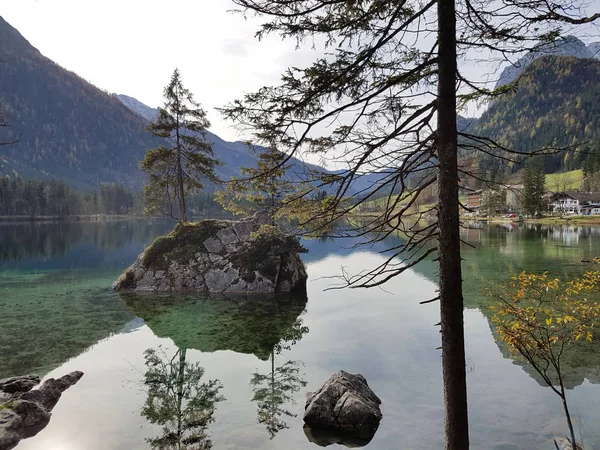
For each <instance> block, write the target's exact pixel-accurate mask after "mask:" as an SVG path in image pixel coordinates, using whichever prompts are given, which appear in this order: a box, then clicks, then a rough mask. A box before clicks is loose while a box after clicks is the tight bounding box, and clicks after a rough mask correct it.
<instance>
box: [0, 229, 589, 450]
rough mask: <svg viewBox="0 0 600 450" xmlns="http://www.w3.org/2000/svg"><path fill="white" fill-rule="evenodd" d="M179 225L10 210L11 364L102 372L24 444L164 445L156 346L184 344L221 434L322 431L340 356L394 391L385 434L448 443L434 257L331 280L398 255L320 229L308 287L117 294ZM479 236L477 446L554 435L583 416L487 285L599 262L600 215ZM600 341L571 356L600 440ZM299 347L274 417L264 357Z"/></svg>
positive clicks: (5, 333) (7, 356)
mask: <svg viewBox="0 0 600 450" xmlns="http://www.w3.org/2000/svg"><path fill="white" fill-rule="evenodd" d="M168 229H170V224H168V223H165V222H155V223H150V222H115V223H77V224H19V225H15V224H11V225H5V226H0V269H1V270H0V311H1V313H0V377H6V376H11V375H19V374H25V373H32V372H33V373H39V374H41V375H43V376H45V377H51V376H60V375H62V374H64V373H66V372H69V371H71V370H76V369H77V370H82V371H83V372H84V373H85V375H84V377H83V378H82V380H81V381H80V382H79V383H78V384H77V385H76V386H74V387H73V388H71V389H70V390H69V391H67V392H66V393H65V395H64V396H63V398H62V399H61V401H60V402H59V404H58V405H57V407H56V408H55V410H54V413H53V417H52V420H51V422H50V424H49V426H48V427H47V428H46V429H45V430H43V431H42V432H41V433H40V434H39V435H38V436H36V437H34V438H32V439H29V440H26V441H23V442H22V443H21V444H20V446H19V448H20V449H29V450H32V449H35V450H38V449H39V450H41V449H43V450H71V449H73V450H74V449H77V450H79V449H92V450H94V449H98V450H100V449H146V448H150V444H149V443H148V442H147V441H146V439H150V438H155V437H157V436H160V435H161V433H162V431H161V428H162V427H161V426H159V425H157V424H153V423H151V421H150V420H149V419H148V418H147V417H144V416H143V415H142V410H143V406H144V404H145V402H146V401H147V398H148V391H147V389H146V387H145V386H144V384H143V381H144V380H145V376H144V375H145V372H146V369H147V367H146V365H145V364H144V363H145V360H144V352H145V351H146V350H147V349H149V348H154V349H156V348H160V349H161V354H162V355H163V356H164V358H165V360H166V361H167V362H168V361H169V360H170V359H171V358H173V357H175V359H174V361H178V359H177V355H181V354H182V353H181V350H182V349H185V353H184V354H185V363H186V364H188V365H189V367H191V366H192V365H193V364H195V363H198V364H199V365H200V366H201V367H203V368H204V369H205V373H204V375H203V377H202V380H204V381H208V380H210V379H218V380H219V381H220V383H221V384H222V385H223V388H222V390H221V391H220V393H221V394H222V395H223V396H224V397H225V398H226V399H225V400H223V401H219V402H217V403H216V408H215V413H214V422H213V423H211V424H210V425H209V426H208V428H207V430H206V431H207V433H208V434H209V435H210V438H211V440H212V446H213V448H214V449H307V448H311V447H312V446H314V444H312V443H309V442H308V441H307V439H306V436H305V435H304V432H303V430H302V412H303V406H304V404H303V399H304V395H305V394H306V392H307V391H310V390H314V389H316V388H318V387H319V386H320V385H321V384H322V383H323V382H324V381H325V380H326V379H327V378H328V377H329V376H330V375H331V374H332V373H333V372H334V371H336V370H339V369H344V370H346V371H349V372H358V373H362V374H363V375H364V376H365V377H366V378H367V380H368V381H369V384H370V385H371V387H372V388H373V390H374V391H375V392H376V393H377V394H378V395H379V396H380V397H381V398H382V400H383V405H382V410H383V414H384V418H383V420H382V422H381V426H380V428H379V430H378V432H377V434H376V435H375V437H374V439H373V440H372V441H371V443H370V444H369V445H368V448H370V449H392V448H403V449H437V448H443V435H442V430H443V410H442V390H441V367H440V353H439V350H436V348H437V347H439V345H440V342H439V341H440V338H439V331H438V328H436V327H435V326H434V324H435V323H437V322H438V320H439V314H438V310H437V308H438V306H437V305H436V304H430V305H419V302H420V301H422V300H426V299H428V298H430V297H431V296H432V295H433V293H434V290H435V288H436V285H435V279H436V266H435V264H434V263H433V262H428V261H426V262H424V263H423V264H422V265H420V266H418V267H417V268H416V270H414V271H411V272H409V273H406V274H405V275H403V276H401V277H398V278H396V279H394V280H393V281H392V282H390V283H389V284H387V285H386V286H385V291H384V290H377V289H371V290H338V291H336V290H333V291H331V290H330V291H325V290H324V289H325V288H327V287H329V286H330V285H331V284H332V280H331V279H330V278H329V277H331V276H332V275H337V274H339V273H340V271H341V268H342V267H345V268H346V270H349V271H353V272H358V271H360V270H363V269H365V268H368V267H371V266H372V265H375V264H377V263H378V262H380V261H382V259H383V258H384V256H383V255H381V254H379V253H378V250H381V248H363V249H354V248H351V247H352V243H349V242H344V243H341V244H339V243H321V242H316V241H310V242H308V243H307V244H306V245H307V247H309V250H310V251H309V253H308V254H306V255H304V259H305V261H306V263H307V266H308V271H309V284H308V298H307V299H296V301H294V302H289V301H287V300H286V299H276V300H273V299H258V300H256V301H253V302H249V301H245V300H234V301H225V300H222V299H221V300H214V299H213V300H209V299H205V298H202V297H200V296H191V297H190V296H188V297H186V298H166V299H163V300H164V301H157V300H156V299H154V300H152V299H144V298H139V297H133V298H131V297H122V296H119V295H118V294H115V293H113V292H112V291H111V290H110V289H109V286H110V283H111V282H112V281H113V280H114V279H115V278H116V277H117V276H118V275H119V273H120V272H121V271H122V270H123V269H124V268H125V267H127V266H128V265H129V264H131V263H132V262H133V260H134V259H135V257H136V256H137V255H138V254H139V253H140V252H141V251H142V249H143V248H144V246H145V245H147V244H148V243H150V242H151V241H152V239H153V238H154V237H155V236H157V235H160V234H162V233H164V232H166V231H167V230H168ZM464 238H465V239H467V240H468V241H469V242H471V243H473V244H474V245H476V246H477V247H478V248H477V249H469V248H465V251H464V256H465V259H466V261H465V263H464V285H465V302H466V305H467V310H466V312H465V326H466V338H467V356H468V364H469V374H468V386H469V407H470V411H469V414H470V421H471V441H472V448H474V449H495V450H501V449H502V450H508V449H538V448H539V449H551V448H553V446H552V443H551V438H552V437H553V436H556V435H564V434H565V433H566V428H565V425H564V423H563V422H564V419H563V416H562V412H561V410H560V405H559V402H558V399H557V398H556V395H555V394H553V393H552V392H551V391H550V389H548V388H546V387H543V386H541V385H540V384H539V383H538V381H537V380H536V379H535V378H534V377H532V375H533V374H532V373H530V372H531V371H530V370H529V369H528V368H527V367H523V365H520V364H516V363H515V362H514V361H512V360H511V359H507V357H506V355H505V354H503V352H502V351H501V349H500V348H499V347H498V345H497V344H496V343H495V342H494V338H493V335H492V332H491V330H490V325H489V321H488V316H489V312H488V310H487V305H486V297H485V296H483V295H482V294H481V292H482V290H483V288H484V287H485V286H489V285H494V283H497V282H499V281H502V280H506V279H507V278H508V277H510V276H511V275H513V274H516V273H518V272H519V271H521V270H523V269H528V270H533V271H543V270H548V271H550V272H551V273H552V274H555V275H557V276H572V275H577V274H580V273H582V272H583V271H584V270H586V269H589V268H590V267H591V266H590V265H586V264H582V263H580V262H579V261H580V259H581V258H582V257H588V258H591V257H594V256H599V255H600V228H596V227H571V228H555V227H533V226H521V227H514V226H508V227H501V226H489V227H486V228H485V229H481V230H473V229H471V230H465V232H464ZM393 243H394V242H393V240H390V241H388V242H386V243H384V245H393ZM178 352H179V353H178ZM599 354H600V349H597V347H596V346H594V347H591V348H587V349H585V351H578V352H575V353H574V354H573V355H571V357H570V360H569V362H570V372H569V376H568V384H569V385H570V387H571V388H572V389H571V390H570V391H569V400H570V404H571V408H572V410H573V412H574V415H575V416H576V418H577V420H578V426H579V427H580V428H581V429H582V430H583V432H584V438H585V441H586V443H587V444H588V447H589V448H600V430H599V429H598V428H599V427H598V426H597V424H598V422H599V421H600V385H599V384H598V383H599V381H600V376H599V375H600V373H599V372H600V357H599ZM289 362H293V367H295V368H296V369H297V370H296V371H295V372H294V374H295V377H294V378H293V379H288V380H287V381H288V384H289V386H288V388H289V391H288V392H289V395H287V396H286V399H285V401H284V402H283V403H282V404H280V405H278V408H275V409H271V410H269V411H271V412H272V413H273V414H272V415H273V417H272V419H273V420H276V422H273V421H272V422H271V423H275V424H276V425H277V427H276V428H278V429H281V430H280V431H279V432H276V433H273V432H272V431H271V432H269V430H268V428H267V425H268V423H267V422H265V420H264V416H259V414H258V413H259V407H260V406H261V405H262V403H261V401H264V399H262V400H261V399H257V398H256V395H255V394H256V391H257V378H256V374H258V375H264V377H259V378H258V379H259V380H262V381H261V382H262V383H266V385H265V386H267V387H268V386H269V384H268V381H269V379H270V377H271V375H276V376H279V375H281V374H282V373H285V370H286V368H287V369H289V368H290V367H291V366H290V365H289ZM186 367H187V366H186ZM265 380H266V381H265ZM286 413H288V414H290V415H288V414H286ZM294 414H295V415H296V416H295V417H294V416H293V415H294Z"/></svg>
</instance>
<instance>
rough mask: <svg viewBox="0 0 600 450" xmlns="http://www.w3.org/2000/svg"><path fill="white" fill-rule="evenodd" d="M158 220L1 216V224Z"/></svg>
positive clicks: (155, 217)
mask: <svg viewBox="0 0 600 450" xmlns="http://www.w3.org/2000/svg"><path fill="white" fill-rule="evenodd" d="M149 219H150V220H156V219H161V220H162V219H163V217H160V216H137V215H136V216H129V215H109V214H80V215H73V216H0V224H2V223H15V222H21V223H23V222H116V221H122V220H149Z"/></svg>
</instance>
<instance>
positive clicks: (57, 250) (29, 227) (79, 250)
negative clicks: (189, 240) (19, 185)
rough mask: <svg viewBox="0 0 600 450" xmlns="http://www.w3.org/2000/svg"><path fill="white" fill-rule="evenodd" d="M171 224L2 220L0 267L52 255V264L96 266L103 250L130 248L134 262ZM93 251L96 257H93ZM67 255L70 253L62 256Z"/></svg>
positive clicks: (36, 260)
mask: <svg viewBox="0 0 600 450" xmlns="http://www.w3.org/2000/svg"><path fill="white" fill-rule="evenodd" d="M172 228H173V224H172V223H171V222H170V221H167V220H153V221H148V220H136V221H115V222H48V223H46V222H19V223H2V224H0V267H2V268H5V269H6V268H10V267H14V266H19V267H22V266H23V264H27V263H28V262H29V263H34V264H35V266H36V267H37V268H39V267H40V263H42V266H43V262H44V261H46V260H49V259H50V258H52V267H53V268H56V267H57V265H60V266H62V267H77V268H85V267H97V265H98V264H99V263H101V262H102V261H103V260H104V258H102V257H101V256H103V255H104V254H106V253H109V252H116V251H127V250H131V254H129V253H128V255H127V257H128V260H129V264H131V263H132V262H133V261H134V260H135V258H136V257H137V254H139V253H140V252H141V250H142V249H143V247H144V246H145V245H147V244H149V243H150V242H152V240H153V239H154V238H155V237H156V236H158V235H160V234H164V233H167V232H169V231H170V230H171V229H172ZM136 244H137V245H136ZM92 253H93V254H94V255H95V256H96V257H95V258H90V256H91V254H92ZM65 255H69V257H68V258H64V259H63V258H60V257H62V256H65ZM132 258H133V259H132ZM32 260H33V261H32ZM32 265H33V264H32Z"/></svg>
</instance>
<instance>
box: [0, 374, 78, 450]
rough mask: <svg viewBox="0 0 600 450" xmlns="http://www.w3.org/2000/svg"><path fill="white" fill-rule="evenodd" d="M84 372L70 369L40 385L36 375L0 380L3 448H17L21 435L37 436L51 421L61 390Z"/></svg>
mask: <svg viewBox="0 0 600 450" xmlns="http://www.w3.org/2000/svg"><path fill="white" fill-rule="evenodd" d="M82 376H83V373H82V372H78V371H76V372H71V373H69V374H67V375H65V376H64V377H61V378H58V379H56V380H55V379H54V378H50V379H48V380H46V381H45V382H44V384H43V385H42V386H41V387H40V388H39V389H35V390H32V389H33V387H34V386H36V385H38V384H39V383H40V379H39V377H37V376H32V375H30V376H26V377H15V378H7V379H5V380H0V450H8V449H11V448H14V447H15V446H16V445H17V444H18V443H19V441H20V440H21V439H25V438H29V437H32V436H35V435H36V434H37V433H39V432H40V431H41V430H43V429H44V428H45V427H46V425H48V422H50V416H51V415H52V413H51V411H52V409H53V408H54V407H55V406H56V403H57V402H58V400H59V399H60V397H61V395H62V393H63V392H64V391H65V390H67V389H68V388H69V387H71V386H72V385H74V384H75V383H77V382H78V381H79V379H80V378H81V377H82Z"/></svg>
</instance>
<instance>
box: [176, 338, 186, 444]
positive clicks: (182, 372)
mask: <svg viewBox="0 0 600 450" xmlns="http://www.w3.org/2000/svg"><path fill="white" fill-rule="evenodd" d="M186 352H187V349H185V348H183V349H180V350H179V372H178V373H177V448H178V449H181V438H182V437H183V426H182V425H183V423H182V419H183V417H182V415H183V412H182V410H183V408H182V406H183V385H184V383H185V354H186Z"/></svg>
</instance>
